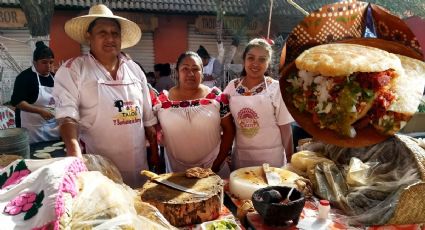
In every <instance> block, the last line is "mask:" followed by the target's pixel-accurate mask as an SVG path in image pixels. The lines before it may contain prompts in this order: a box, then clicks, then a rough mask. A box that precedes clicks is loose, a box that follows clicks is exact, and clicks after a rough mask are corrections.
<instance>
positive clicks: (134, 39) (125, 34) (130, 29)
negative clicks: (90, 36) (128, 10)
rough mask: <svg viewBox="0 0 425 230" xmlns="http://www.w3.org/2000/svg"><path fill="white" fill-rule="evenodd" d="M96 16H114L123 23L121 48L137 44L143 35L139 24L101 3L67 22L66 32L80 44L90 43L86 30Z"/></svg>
mask: <svg viewBox="0 0 425 230" xmlns="http://www.w3.org/2000/svg"><path fill="white" fill-rule="evenodd" d="M96 18H113V19H116V20H118V22H119V23H120V25H121V49H125V48H128V47H131V46H134V45H136V44H137V43H138V42H139V40H140V38H141V37H142V31H141V30H140V28H139V26H138V25H137V24H136V23H134V22H132V21H130V20H128V19H126V18H123V17H120V16H116V15H114V14H113V13H112V11H111V10H110V9H109V8H108V7H107V6H105V5H103V4H99V5H94V6H92V7H90V10H89V14H87V15H83V16H79V17H76V18H72V19H70V20H69V21H67V22H66V23H65V32H66V34H67V35H68V36H69V37H71V38H72V39H74V40H75V41H77V42H78V43H80V44H84V45H89V43H88V41H87V40H86V37H85V35H86V32H87V29H88V27H89V24H90V23H91V22H92V21H94V20H95V19H96Z"/></svg>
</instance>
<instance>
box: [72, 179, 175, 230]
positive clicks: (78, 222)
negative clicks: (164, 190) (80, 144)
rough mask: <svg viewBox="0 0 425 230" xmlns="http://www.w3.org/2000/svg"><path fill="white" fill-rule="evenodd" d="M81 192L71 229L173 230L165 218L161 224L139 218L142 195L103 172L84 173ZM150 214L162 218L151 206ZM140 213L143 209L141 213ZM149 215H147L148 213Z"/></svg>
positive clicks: (77, 198) (140, 216) (74, 204)
mask: <svg viewBox="0 0 425 230" xmlns="http://www.w3.org/2000/svg"><path fill="white" fill-rule="evenodd" d="M78 179H79V182H80V183H79V185H80V189H79V193H78V195H77V196H76V198H75V199H74V202H73V205H72V214H71V216H72V219H71V222H70V223H69V226H70V227H71V229H97V230H100V229H105V230H106V229H172V228H173V227H172V226H171V225H170V224H169V223H168V221H166V220H165V218H164V217H162V218H158V219H160V220H161V221H157V222H155V221H154V220H150V216H147V217H145V216H142V215H139V214H138V212H137V210H136V208H135V203H138V204H139V206H138V209H143V206H140V202H141V200H140V196H138V194H137V192H136V191H134V190H132V189H131V188H130V187H128V186H126V185H122V184H117V183H114V182H113V181H111V180H110V179H108V178H107V177H105V176H103V175H102V174H101V173H100V172H84V173H81V174H80V175H79V176H78ZM146 205H147V207H149V210H148V211H147V212H146V213H148V212H149V213H153V214H152V215H161V216H162V214H161V213H159V211H158V210H157V209H155V208H153V207H151V206H149V205H148V204H146ZM139 211H140V210H139ZM146 213H145V214H146Z"/></svg>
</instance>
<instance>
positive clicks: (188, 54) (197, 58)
mask: <svg viewBox="0 0 425 230" xmlns="http://www.w3.org/2000/svg"><path fill="white" fill-rule="evenodd" d="M186 57H193V58H194V59H195V60H196V61H197V62H198V64H200V65H201V70H203V68H204V67H203V65H202V59H201V57H199V55H198V54H197V53H195V52H193V51H186V52H184V53H182V54H180V56H179V58H177V63H176V70H177V72H178V71H179V67H180V64H181V63H182V61H183V60H184V59H185V58H186Z"/></svg>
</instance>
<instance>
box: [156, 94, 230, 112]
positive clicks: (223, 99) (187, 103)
mask: <svg viewBox="0 0 425 230" xmlns="http://www.w3.org/2000/svg"><path fill="white" fill-rule="evenodd" d="M212 100H216V101H217V102H219V103H220V117H221V118H223V117H225V116H226V115H227V114H230V107H229V95H227V94H224V93H222V92H221V90H220V89H218V88H217V87H214V88H212V89H211V92H210V93H208V94H207V95H206V96H205V97H204V98H201V99H196V100H184V101H172V100H170V99H169V98H168V96H167V95H165V94H164V92H161V93H160V94H159V96H158V98H157V99H155V100H152V101H154V102H155V103H153V106H154V107H156V106H160V108H163V109H168V108H185V107H191V106H200V105H209V104H211V103H212Z"/></svg>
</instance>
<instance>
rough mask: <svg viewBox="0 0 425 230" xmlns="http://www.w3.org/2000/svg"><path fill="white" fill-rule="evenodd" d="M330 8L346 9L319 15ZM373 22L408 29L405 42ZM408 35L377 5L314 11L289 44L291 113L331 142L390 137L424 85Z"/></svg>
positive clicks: (353, 143)
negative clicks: (381, 31) (375, 28)
mask: <svg viewBox="0 0 425 230" xmlns="http://www.w3.org/2000/svg"><path fill="white" fill-rule="evenodd" d="M341 4H348V6H351V7H348V6H342V5H341ZM348 8H351V10H349V11H347V9H348ZM329 9H341V11H337V12H341V14H340V13H336V14H333V13H330V14H326V13H321V12H322V11H324V12H333V11H332V10H331V11H329ZM344 9H345V11H346V12H344ZM368 9H369V10H370V11H371V12H372V14H368V13H367V12H368ZM374 10H375V11H376V12H378V13H376V12H375V14H373V12H374ZM340 15H341V16H340ZM373 16H375V18H374V17H373ZM318 19H320V20H318ZM361 19H362V20H361ZM397 19H398V20H397ZM314 20H317V21H316V22H317V23H316V24H314V25H315V26H313V27H312V28H310V27H311V26H309V25H312V22H313V21H314ZM350 20H351V21H350ZM356 20H360V21H359V23H355V22H354V21H356ZM370 20H372V21H373V22H374V23H375V24H378V23H376V22H378V21H380V22H382V23H381V24H386V25H388V26H389V27H391V28H390V29H391V30H396V29H397V31H403V34H404V36H403V37H404V38H405V39H404V40H397V39H396V40H392V37H391V36H387V37H385V36H384V35H380V34H379V32H376V31H374V30H373V28H368V27H367V24H368V23H367V22H368V21H370ZM344 21H345V22H346V23H343V22H344ZM396 22H397V23H396ZM341 23H342V24H341ZM350 23H351V24H350ZM374 23H372V24H371V25H374ZM338 25H339V27H338ZM343 25H345V27H344V26H343ZM335 27H338V28H339V29H338V28H337V29H335ZM339 30H341V31H339ZM366 31H368V32H367V33H366ZM371 31H372V32H371ZM371 34H372V35H373V36H375V38H370V36H371ZM365 36H369V38H365ZM373 36H372V37H373ZM295 38H297V39H298V40H297V41H295V40H294V39H295ZM409 39H410V40H414V39H416V38H415V37H414V35H413V33H412V32H411V31H410V30H409V29H408V27H407V26H406V25H405V24H404V23H403V22H402V21H401V19H399V18H397V17H396V16H394V15H391V14H389V13H387V12H386V11H385V10H383V9H382V8H380V7H378V6H376V5H368V4H364V3H362V2H354V3H350V2H345V3H336V4H332V5H327V6H324V7H322V8H320V11H319V10H318V11H315V12H313V13H311V14H310V15H309V16H307V17H306V18H305V19H304V20H303V21H302V22H301V23H300V24H299V25H298V26H297V27H296V28H295V29H294V30H293V32H292V34H291V35H290V36H289V38H288V41H287V44H286V46H287V47H286V48H287V50H286V58H285V60H286V63H285V66H283V68H281V73H280V74H281V78H280V87H281V93H282V97H283V99H284V101H285V104H286V106H287V108H288V110H289V112H290V113H291V115H292V116H293V118H294V119H295V121H296V122H297V123H298V124H299V125H300V126H301V127H302V128H303V129H304V130H305V131H307V132H308V133H309V134H310V135H312V136H313V138H315V139H317V140H320V141H322V142H325V143H328V144H333V145H337V146H342V147H364V146H369V145H373V144H377V143H380V142H382V141H384V140H386V139H387V138H389V137H391V136H393V135H394V134H395V133H397V132H398V131H399V130H400V129H402V128H403V127H404V126H405V125H406V124H407V122H408V121H409V120H410V118H411V117H412V116H413V114H415V112H416V111H417V109H418V106H419V104H420V102H421V99H422V96H423V93H424V87H425V63H424V62H423V61H422V60H423V56H422V53H421V52H420V50H418V49H415V47H411V46H408V45H406V44H413V43H411V42H409V41H408V40H409ZM291 45H293V46H292V47H291ZM281 63H282V62H281Z"/></svg>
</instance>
